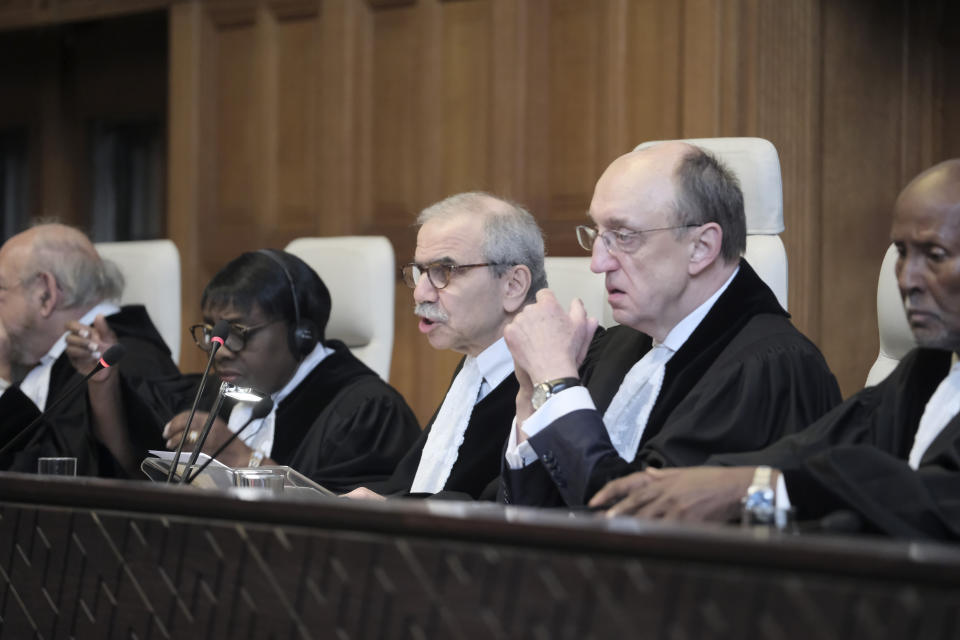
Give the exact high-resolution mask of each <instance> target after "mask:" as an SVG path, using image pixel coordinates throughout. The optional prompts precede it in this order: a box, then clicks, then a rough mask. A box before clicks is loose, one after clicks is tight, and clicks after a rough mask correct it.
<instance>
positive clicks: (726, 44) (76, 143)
mask: <svg viewBox="0 0 960 640" xmlns="http://www.w3.org/2000/svg"><path fill="white" fill-rule="evenodd" d="M955 4H956V3H951V2H947V1H946V0H931V1H921V0H878V1H873V0H837V1H836V2H834V1H830V2H824V1H823V0H784V1H783V2H768V1H765V0H678V1H667V0H605V1H604V2H584V1H582V0H526V1H523V2H519V1H515V0H466V1H462V2H442V1H441V0H402V1H394V0H367V1H366V2H359V1H354V0H323V1H322V2H320V1H316V0H237V1H233V0H229V1H227V0H193V1H191V0H180V1H177V2H173V1H172V0H171V1H170V2H160V1H159V0H157V1H156V2H149V1H147V0H143V2H141V3H139V4H137V3H130V4H127V3H123V2H120V1H119V0H117V1H115V2H108V1H106V0H103V1H98V2H93V1H91V2H81V1H76V2H67V1H60V2H55V1H52V0H51V2H47V3H42V6H41V5H40V4H36V3H23V2H19V3H18V2H14V1H8V2H4V3H0V50H11V43H18V44H19V43H22V39H23V38H24V35H23V33H19V34H14V33H13V32H9V33H7V32H6V31H4V30H9V29H11V28H15V27H22V26H24V25H31V24H32V25H38V24H49V23H50V22H51V21H53V22H56V21H57V20H66V19H67V18H68V17H69V19H80V18H90V19H103V16H105V15H107V14H108V13H109V12H110V11H112V12H114V13H115V12H117V11H120V10H121V5H127V6H136V7H139V9H138V10H141V11H142V10H143V9H144V8H151V7H168V12H169V38H168V41H169V50H168V56H169V76H168V77H169V83H168V88H169V95H168V97H167V98H166V106H167V109H168V136H169V138H168V155H169V158H168V198H167V202H168V213H167V229H168V231H169V234H170V236H171V237H172V238H173V239H174V240H175V241H176V242H177V244H178V246H179V247H180V250H181V257H182V260H183V267H184V268H183V271H184V283H183V292H184V293H183V295H184V305H183V308H184V325H185V326H186V325H187V324H189V323H191V322H193V321H195V319H196V318H197V317H198V316H199V309H198V307H197V301H198V299H199V295H200V291H201V290H202V287H203V285H204V284H205V283H206V281H207V280H208V279H209V277H210V276H211V275H212V274H213V273H214V272H215V271H216V270H217V269H218V268H219V267H220V266H222V265H223V263H224V262H226V261H227V260H228V259H229V258H231V257H233V256H235V255H236V254H237V253H239V252H241V251H244V250H250V249H255V248H258V247H261V246H275V247H282V246H283V245H285V244H286V243H287V242H288V241H289V240H291V239H293V238H295V237H297V236H307V235H341V234H356V233H359V234H383V235H386V236H388V237H389V238H390V239H391V241H392V242H393V244H394V247H395V250H396V254H397V261H398V263H403V262H406V261H408V260H410V259H411V258H412V255H413V252H414V248H415V237H416V231H415V229H413V228H412V226H411V225H412V222H413V220H414V218H415V216H416V214H417V212H418V211H419V210H420V209H422V208H423V207H424V206H426V205H428V204H430V203H432V202H434V201H436V200H438V199H440V198H442V197H444V196H446V195H449V194H450V193H453V192H456V191H463V190H471V189H486V190H490V191H493V192H495V193H498V194H501V195H504V196H507V197H510V198H513V199H516V200H518V201H520V202H521V203H523V204H525V205H527V206H528V207H529V208H530V209H531V210H532V211H533V213H534V214H535V215H536V216H537V217H538V219H539V220H540V221H541V224H542V226H543V228H544V231H545V232H546V235H547V246H548V251H549V253H551V254H553V255H582V254H581V252H580V250H579V248H578V247H577V245H576V241H575V238H574V235H573V232H572V229H573V226H574V225H575V224H577V223H579V222H580V221H581V220H583V219H584V214H585V212H586V211H587V208H588V206H589V202H590V198H591V193H592V190H593V185H594V182H595V181H596V179H597V177H599V175H600V173H601V172H602V171H603V169H604V168H605V167H606V166H607V164H608V163H609V162H610V161H611V160H613V159H614V158H615V157H616V156H618V155H620V154H622V153H624V152H626V151H628V150H630V149H631V148H632V147H633V146H635V145H636V144H637V143H639V142H642V141H645V140H653V139H670V138H679V137H695V136H732V135H757V136H761V137H766V138H768V139H770V140H772V141H773V142H774V144H775V145H776V146H777V148H778V150H779V153H780V160H781V168H782V173H783V182H784V216H785V221H786V232H785V233H784V235H783V239H784V242H785V244H786V247H787V253H788V258H789V261H790V269H789V279H790V280H789V283H790V294H789V295H790V310H791V313H792V314H793V317H794V320H795V322H796V324H797V325H798V326H799V327H800V329H801V330H803V331H805V332H806V333H807V334H808V335H809V336H810V337H811V338H812V339H813V340H814V341H815V342H817V343H818V344H819V345H820V346H821V348H822V349H823V350H824V352H825V354H826V356H827V359H828V361H829V363H830V365H831V366H832V368H833V369H834V370H835V372H836V373H837V375H838V378H839V379H840V381H841V385H842V388H843V390H844V392H845V393H846V394H849V393H852V392H853V391H856V390H857V389H859V388H860V387H861V386H862V383H863V379H864V377H865V374H866V371H867V369H868V368H869V366H870V364H871V363H872V361H873V359H874V357H875V354H876V349H877V338H876V319H875V282H876V274H877V270H878V268H879V261H880V258H881V256H882V254H883V250H884V248H885V246H886V244H887V238H888V229H887V226H888V224H889V220H890V209H891V205H892V202H893V198H894V197H895V195H896V193H897V192H898V191H899V189H900V188H901V187H902V186H903V185H904V184H905V182H906V181H907V180H908V179H909V178H910V177H911V176H912V175H914V174H915V173H917V172H918V171H919V170H921V169H922V168H924V167H926V166H929V165H930V164H932V163H934V162H936V161H938V160H940V159H943V158H945V157H950V156H957V155H960V125H958V124H957V123H956V122H954V120H953V119H952V118H950V114H952V113H955V112H957V111H958V108H960V89H958V88H957V87H958V86H960V82H958V75H960V37H958V32H960V28H958V27H957V26H956V25H957V24H958V23H960V21H958V20H957V18H958V13H960V10H958V9H957V8H956V6H955ZM68 7H69V10H68ZM58 12H59V13H58ZM105 12H107V13H105ZM57 16H60V17H59V18H58V17H57ZM27 33H29V32H27ZM34 37H36V38H37V39H38V40H37V42H42V34H40V33H37V34H36V35H35V36H34ZM17 38H20V40H17ZM34 46H35V47H37V48H38V49H37V51H40V50H42V47H43V45H42V44H35V45H34ZM4 47H6V48H4ZM46 55H47V56H48V57H47V58H46V60H47V61H46V62H44V61H43V60H44V58H43V56H42V55H41V54H38V57H37V59H35V60H33V61H32V62H30V64H29V65H27V67H25V66H24V65H23V64H21V65H10V64H8V65H4V64H3V61H0V82H2V85H0V88H2V89H3V90H4V95H5V96H7V95H10V96H19V98H20V101H22V104H27V105H30V107H29V108H27V109H23V108H19V107H17V106H11V105H10V104H0V126H4V124H5V123H11V124H13V123H21V124H22V123H23V122H28V123H29V126H30V127H33V129H31V130H35V131H36V132H37V137H36V140H37V146H36V148H35V151H34V152H32V153H33V155H32V156H31V157H32V158H33V163H34V165H33V166H34V167H35V169H34V171H35V173H36V179H35V180H34V181H32V183H31V184H32V185H33V188H34V189H35V190H36V192H37V193H38V195H37V196H36V199H37V201H38V202H37V203H36V205H37V207H38V211H50V210H56V209H63V210H65V211H68V212H70V211H73V210H74V209H75V205H74V202H75V201H76V200H77V198H78V197H82V184H81V183H82V178H80V177H78V176H80V175H82V174H79V173H78V172H77V171H76V167H75V165H76V162H77V160H76V158H77V157H78V156H77V155H76V154H77V153H79V152H78V151H77V150H78V149H80V148H82V140H80V139H79V138H78V137H77V133H76V130H77V129H76V127H77V126H78V125H77V117H78V116H77V114H76V113H69V112H64V108H63V105H64V104H65V102H64V101H65V98H68V97H69V96H70V92H71V91H73V89H70V87H71V85H69V84H65V83H64V82H63V81H62V78H61V77H59V76H58V74H62V73H63V68H62V67H61V66H60V65H59V64H58V63H57V62H56V61H55V60H53V59H52V58H50V57H49V54H46ZM68 59H69V58H68ZM104 65H108V63H106V62H104ZM24 68H29V69H31V73H30V74H27V73H24V72H23V69H24ZM93 68H94V67H91V69H93ZM96 68H99V67H96ZM104 68H108V67H107V66H105V67H104ZM124 74H129V71H124V72H123V73H121V74H120V75H121V76H123V75H124ZM31 76H35V77H31ZM81 77H85V78H88V80H85V81H84V82H85V83H87V82H89V84H90V86H91V87H96V86H99V85H97V79H96V78H95V77H92V76H81ZM121 82H124V83H128V82H130V81H129V79H127V80H122V81H121ZM65 91H66V93H65ZM11 92H12V93H11ZM96 95H97V96H98V99H101V100H103V102H102V103H100V104H98V105H96V106H94V105H93V103H91V107H90V109H92V110H94V111H96V110H102V109H103V108H107V107H108V106H109V105H108V104H107V103H109V92H107V91H103V90H98V91H97V92H96ZM20 101H18V100H13V102H14V103H15V104H21V102H20ZM5 102H7V103H9V102H11V101H9V100H5ZM67 104H69V101H67ZM78 181H79V182H78ZM78 194H80V196H78ZM68 215H73V214H68ZM215 232H217V235H216V240H211V238H213V237H214V235H213V234H214V233H215ZM410 304H411V296H410V292H409V291H408V290H407V289H406V288H405V287H404V286H403V285H402V284H400V283H399V282H398V284H397V296H396V334H395V335H396V338H395V340H396V344H395V351H394V359H393V363H394V364H393V371H392V381H393V382H394V384H395V385H396V386H397V388H398V389H400V390H401V391H402V392H403V393H404V395H405V396H406V397H407V398H408V399H409V401H410V403H411V405H412V406H413V407H414V409H415V410H416V412H417V414H418V415H419V416H420V418H421V420H426V418H428V417H429V415H430V414H431V413H432V411H433V409H434V408H435V407H436V405H437V403H438V402H439V401H440V399H442V397H443V394H444V392H445V390H446V386H447V384H448V382H449V379H450V373H451V370H452V367H453V365H454V364H455V362H456V360H457V356H456V355H455V354H446V353H437V352H435V351H433V350H432V349H431V348H430V347H429V345H428V344H427V343H426V341H425V340H424V339H423V338H422V336H420V335H419V334H418V333H417V331H416V323H415V322H414V319H413V316H412V314H411V313H410ZM187 340H189V339H187ZM184 344H185V347H186V348H185V351H184V357H183V363H184V365H185V368H187V369H196V368H199V366H201V364H202V363H201V362H200V360H201V359H200V357H199V354H198V353H193V350H192V349H191V348H190V347H189V342H185V343H184Z"/></svg>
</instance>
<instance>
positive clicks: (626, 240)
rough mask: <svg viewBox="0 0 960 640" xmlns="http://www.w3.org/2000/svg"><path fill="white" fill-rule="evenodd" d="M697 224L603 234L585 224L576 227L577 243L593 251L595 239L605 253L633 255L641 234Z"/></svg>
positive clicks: (605, 232) (614, 230)
mask: <svg viewBox="0 0 960 640" xmlns="http://www.w3.org/2000/svg"><path fill="white" fill-rule="evenodd" d="M699 226H700V225H699V224H680V225H675V226H672V227H657V228H656V229H608V230H607V231H604V232H603V233H600V230H599V229H597V228H596V227H588V226H587V225H585V224H581V225H577V242H578V243H580V246H581V247H583V248H584V249H585V250H587V251H593V245H594V244H596V242H597V238H598V237H599V238H600V239H601V240H603V244H604V245H605V246H606V248H607V251H617V252H618V253H633V252H634V251H636V250H637V249H639V248H640V244H641V241H642V239H643V234H645V233H653V232H654V231H670V230H673V229H690V228H692V227H699Z"/></svg>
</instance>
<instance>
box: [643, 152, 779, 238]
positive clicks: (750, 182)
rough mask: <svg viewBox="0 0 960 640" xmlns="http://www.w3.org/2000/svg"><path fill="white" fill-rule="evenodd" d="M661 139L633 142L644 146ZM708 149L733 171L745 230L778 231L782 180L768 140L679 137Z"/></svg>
mask: <svg viewBox="0 0 960 640" xmlns="http://www.w3.org/2000/svg"><path fill="white" fill-rule="evenodd" d="M659 142H666V141H665V140H654V141H650V142H644V143H642V144H640V145H637V147H636V149H646V148H648V147H652V146H653V145H655V144H658V143H659ZM682 142H688V143H690V144H692V145H696V146H698V147H700V148H701V149H704V150H706V151H709V152H710V153H712V154H713V155H715V156H716V157H717V158H718V159H719V160H720V161H722V162H723V163H724V164H725V165H727V167H729V168H730V170H731V171H733V173H734V175H736V176H737V179H738V180H739V181H740V190H741V191H743V208H744V210H745V212H746V216H747V233H749V234H754V235H757V234H768V235H775V234H778V233H782V232H783V229H784V226H783V181H782V179H781V177H780V157H779V156H778V155H777V149H776V147H774V146H773V144H772V143H771V142H770V141H769V140H765V139H763V138H691V139H689V140H683V141H682Z"/></svg>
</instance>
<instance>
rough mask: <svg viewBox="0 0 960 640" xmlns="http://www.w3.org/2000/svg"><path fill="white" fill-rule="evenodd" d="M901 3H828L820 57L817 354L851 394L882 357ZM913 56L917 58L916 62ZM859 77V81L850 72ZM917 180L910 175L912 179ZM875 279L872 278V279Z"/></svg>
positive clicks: (899, 142)
mask: <svg viewBox="0 0 960 640" xmlns="http://www.w3.org/2000/svg"><path fill="white" fill-rule="evenodd" d="M902 5H903V3H901V2H894V1H892V0H891V1H887V2H876V3H869V4H868V3H855V2H850V1H848V2H836V3H826V4H825V5H824V7H823V10H824V14H825V16H824V18H825V19H824V24H825V30H824V34H823V56H824V58H825V59H826V60H833V61H835V62H836V64H832V65H825V66H824V70H823V74H824V75H823V100H822V105H823V114H824V120H823V126H822V172H823V173H822V191H821V193H822V200H821V212H820V214H821V224H822V276H823V277H822V280H821V287H820V291H821V301H820V307H821V328H822V331H821V335H820V340H819V344H820V346H821V348H822V349H823V350H824V351H825V352H826V354H827V357H828V361H829V363H830V365H831V368H832V369H833V370H834V372H835V374H836V375H837V377H838V378H839V379H840V380H841V381H842V382H843V383H844V387H845V388H844V391H845V392H847V393H849V392H851V391H853V390H854V389H855V388H856V386H857V384H858V382H859V385H861V386H862V380H863V379H865V378H866V372H867V370H868V368H869V366H870V364H872V361H873V359H875V357H876V349H877V346H876V345H877V342H876V337H875V336H876V333H877V323H876V297H875V294H874V292H875V286H876V285H875V282H876V273H877V271H878V268H876V267H874V268H873V269H871V268H870V267H871V266H873V265H879V263H880V260H881V259H882V257H883V253H884V251H885V249H886V246H887V245H888V244H889V231H890V220H891V217H890V211H891V205H892V203H893V201H894V199H895V198H896V195H897V193H898V192H899V190H900V189H901V188H902V186H903V185H904V184H905V182H906V181H907V180H908V179H909V176H905V175H903V158H904V149H905V148H909V147H913V146H914V145H915V144H916V142H917V141H916V140H912V139H911V140H907V139H905V138H904V137H903V128H904V123H905V122H906V118H907V113H905V111H904V96H903V94H902V93H901V92H902V90H903V88H904V87H903V86H902V81H903V78H904V75H905V68H904V63H905V56H904V48H903V47H893V46H877V43H878V42H903V38H904V35H905V30H906V29H907V28H908V27H907V25H909V24H910V20H911V17H910V16H909V15H907V14H905V12H904V10H903V9H904V8H903V6H902ZM912 53H913V52H911V54H912ZM853 70H855V71H856V72H855V73H853V72H852V71H853ZM911 173H912V172H911ZM871 276H872V277H871Z"/></svg>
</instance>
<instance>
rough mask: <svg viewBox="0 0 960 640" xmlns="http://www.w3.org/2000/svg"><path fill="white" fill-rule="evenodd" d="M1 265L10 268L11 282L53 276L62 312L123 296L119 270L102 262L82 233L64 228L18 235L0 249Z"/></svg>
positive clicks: (39, 228)
mask: <svg viewBox="0 0 960 640" xmlns="http://www.w3.org/2000/svg"><path fill="white" fill-rule="evenodd" d="M0 262H3V263H4V264H5V265H7V267H8V269H7V270H8V271H9V272H10V274H8V275H7V277H8V278H9V277H11V275H12V276H13V277H16V278H29V277H31V276H33V275H34V274H36V273H40V272H47V273H50V274H52V275H53V277H54V278H55V280H56V282H57V286H58V288H59V289H60V291H61V292H62V296H63V298H62V300H61V303H60V304H61V306H62V307H63V308H74V307H84V306H92V305H94V304H96V303H97V302H100V301H101V300H105V299H111V298H119V297H120V294H121V293H122V292H123V276H122V275H121V274H120V272H119V270H118V269H117V268H116V266H115V265H113V264H112V263H109V262H104V261H103V260H101V258H100V256H99V254H98V253H97V250H96V248H95V247H94V246H93V243H92V242H90V240H89V238H87V236H86V235H84V234H83V232H81V231H79V230H77V229H74V228H73V227H70V226H67V225H64V224H59V223H50V224H40V225H37V226H34V227H31V228H30V229H27V230H26V231H23V232H22V233H18V234H17V235H15V236H13V237H12V238H10V239H9V240H7V242H5V243H4V244H3V246H2V247H0Z"/></svg>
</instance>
